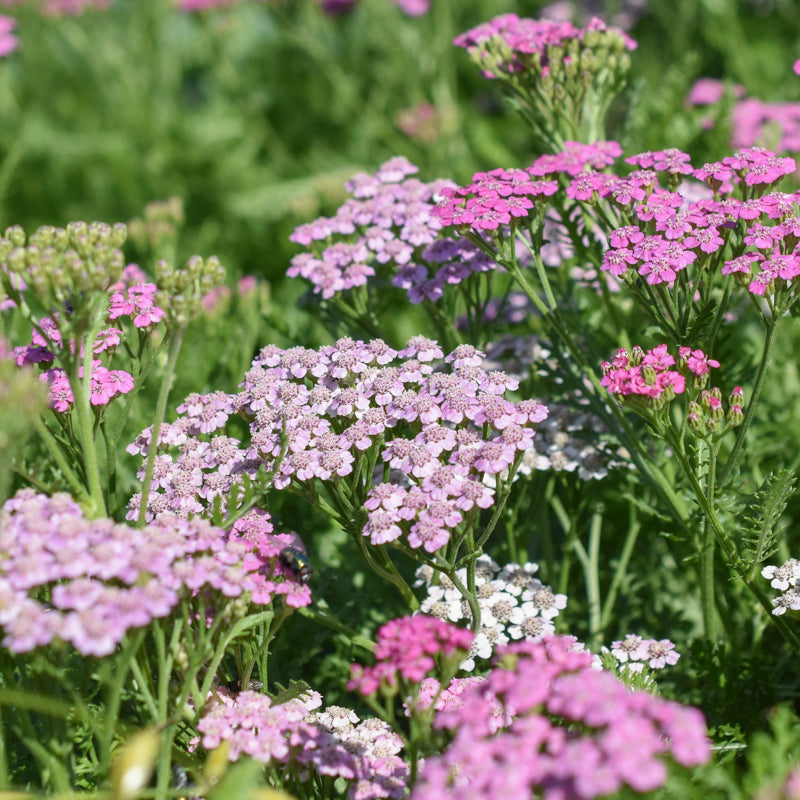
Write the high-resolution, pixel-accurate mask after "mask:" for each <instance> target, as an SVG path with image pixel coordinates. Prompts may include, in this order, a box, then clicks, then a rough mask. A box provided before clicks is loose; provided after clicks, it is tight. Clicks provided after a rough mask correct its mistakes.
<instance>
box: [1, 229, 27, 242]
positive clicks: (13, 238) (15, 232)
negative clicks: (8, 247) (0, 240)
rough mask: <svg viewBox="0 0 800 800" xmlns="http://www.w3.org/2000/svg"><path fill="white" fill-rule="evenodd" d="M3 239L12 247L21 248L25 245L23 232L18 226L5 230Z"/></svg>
mask: <svg viewBox="0 0 800 800" xmlns="http://www.w3.org/2000/svg"><path fill="white" fill-rule="evenodd" d="M5 238H6V239H8V240H9V241H10V242H11V244H12V245H14V247H23V246H24V245H25V231H24V230H23V229H22V227H21V226H20V225H12V226H11V227H10V228H6V232H5Z"/></svg>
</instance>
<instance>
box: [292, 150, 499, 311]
mask: <svg viewBox="0 0 800 800" xmlns="http://www.w3.org/2000/svg"><path fill="white" fill-rule="evenodd" d="M416 171H417V168H416V167H415V166H413V164H410V163H409V162H408V161H407V160H406V159H405V158H402V157H397V158H393V159H391V160H390V161H387V162H386V163H385V164H383V165H382V166H381V167H380V168H379V169H378V170H377V172H376V173H375V174H374V175H367V174H365V173H360V174H358V175H356V176H355V177H353V178H352V179H351V180H350V181H349V182H348V183H347V184H346V186H347V189H348V191H350V192H351V194H352V195H353V197H352V198H351V199H349V200H348V201H347V202H345V203H344V205H343V206H341V208H339V210H338V211H337V212H336V215H335V216H334V217H322V218H320V219H317V220H315V221H314V222H311V223H308V224H305V225H301V226H299V227H298V228H297V229H296V230H295V231H294V233H293V234H292V235H291V236H290V237H289V238H290V239H291V240H292V241H293V242H296V243H297V244H300V245H303V246H304V247H310V248H311V249H310V251H308V252H305V253H300V254H298V255H296V256H294V257H293V258H292V264H291V266H290V267H289V269H288V271H287V273H286V274H287V275H289V277H297V276H300V277H302V278H305V279H306V280H308V281H310V282H311V283H312V284H313V286H314V293H315V294H320V295H321V296H322V297H323V298H324V299H328V298H331V297H333V296H334V295H336V294H337V293H339V292H344V291H347V290H350V289H354V288H356V287H359V286H366V285H368V283H369V281H370V279H371V278H375V277H381V278H384V279H386V280H390V281H391V283H392V284H393V285H394V286H397V287H399V288H401V289H404V290H405V291H406V292H407V294H408V298H409V300H410V301H411V302H412V303H421V302H422V301H423V300H425V299H428V300H433V301H435V300H438V299H439V298H440V297H441V296H442V294H443V291H444V286H445V285H448V284H449V285H455V284H458V283H460V282H461V281H463V280H465V279H466V278H468V277H469V276H470V275H471V274H473V273H475V272H485V271H487V270H488V269H490V268H492V266H493V264H492V262H491V260H490V259H488V258H487V257H486V256H485V255H483V254H482V253H481V252H480V251H479V250H478V249H477V248H476V247H475V245H473V244H471V243H470V242H468V241H467V240H466V239H453V238H449V237H446V236H442V235H441V234H440V231H441V228H442V223H441V222H440V220H439V218H438V217H437V216H436V215H435V214H433V213H432V212H433V210H434V203H435V201H436V200H437V199H438V198H439V196H440V193H441V191H442V190H443V189H444V188H445V187H446V186H452V184H451V183H450V182H448V181H434V182H433V183H422V182H421V181H419V180H417V179H415V178H411V177H410V176H411V175H413V174H414V173H415V172H416Z"/></svg>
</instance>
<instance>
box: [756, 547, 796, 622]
mask: <svg viewBox="0 0 800 800" xmlns="http://www.w3.org/2000/svg"><path fill="white" fill-rule="evenodd" d="M761 575H762V576H763V577H764V578H766V579H767V580H768V581H769V583H770V586H771V587H772V588H773V589H778V590H779V591H780V592H781V595H780V596H779V597H775V598H773V600H772V605H773V606H775V608H773V609H772V613H773V614H774V615H775V616H776V617H780V616H781V615H783V614H785V613H786V612H787V611H800V590H798V588H797V587H798V585H800V561H798V560H797V559H796V558H790V559H789V560H788V561H785V562H784V563H783V564H781V565H780V566H779V567H776V566H775V565H773V564H770V565H769V566H766V567H764V569H762V570H761Z"/></svg>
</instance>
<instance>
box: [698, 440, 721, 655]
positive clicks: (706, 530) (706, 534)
mask: <svg viewBox="0 0 800 800" xmlns="http://www.w3.org/2000/svg"><path fill="white" fill-rule="evenodd" d="M716 469H717V453H716V447H715V446H713V445H712V446H710V449H709V456H708V475H707V477H706V497H707V498H708V501H709V503H711V505H714V499H715V495H716V487H715V486H714V474H715V472H716ZM700 537H701V538H700V602H701V607H702V611H703V632H704V635H705V638H706V641H707V642H709V643H711V642H713V641H714V639H715V637H716V625H715V618H714V616H715V609H716V602H715V599H714V532H713V531H712V530H711V526H710V525H709V523H708V518H707V517H704V518H703V524H702V529H701V532H700Z"/></svg>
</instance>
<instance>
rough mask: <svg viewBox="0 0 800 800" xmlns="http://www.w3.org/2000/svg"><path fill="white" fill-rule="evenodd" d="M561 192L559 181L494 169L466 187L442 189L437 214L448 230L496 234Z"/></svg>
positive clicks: (476, 178)
mask: <svg viewBox="0 0 800 800" xmlns="http://www.w3.org/2000/svg"><path fill="white" fill-rule="evenodd" d="M557 190H558V183H557V182H556V181H543V180H537V179H536V178H534V177H533V174H532V171H531V170H524V169H493V170H491V171H490V172H478V173H476V174H475V175H473V176H472V183H471V184H469V185H468V186H464V187H448V186H445V187H443V188H442V190H441V192H440V195H441V197H442V199H441V200H440V201H439V203H438V204H437V205H436V208H435V209H434V214H435V215H436V216H437V217H438V218H439V219H440V220H441V223H442V225H443V226H445V227H449V226H452V227H455V228H456V229H457V230H458V229H461V230H462V231H464V232H466V231H467V230H473V231H475V232H477V233H480V232H482V231H495V230H497V229H498V228H500V227H501V226H504V225H511V224H512V221H517V220H520V219H523V218H525V217H528V216H529V215H531V214H532V213H533V210H534V202H535V200H536V198H538V197H542V196H544V197H548V196H550V195H552V194H555V193H556V191H557Z"/></svg>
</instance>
